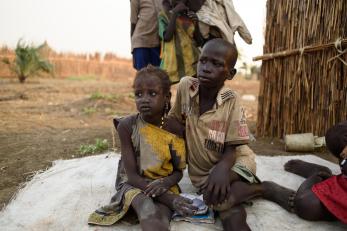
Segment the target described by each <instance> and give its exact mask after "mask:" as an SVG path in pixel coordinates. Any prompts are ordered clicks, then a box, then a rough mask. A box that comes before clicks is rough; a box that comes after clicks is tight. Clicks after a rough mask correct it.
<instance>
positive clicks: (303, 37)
mask: <svg viewBox="0 0 347 231" xmlns="http://www.w3.org/2000/svg"><path fill="white" fill-rule="evenodd" d="M266 17H267V18H266V30H265V45H264V55H263V56H260V57H255V58H254V60H263V62H262V67H261V74H260V76H261V84H260V92H259V105H258V121H257V133H258V135H259V136H271V137H283V136H284V135H285V134H291V133H303V132H313V133H314V134H315V135H320V136H321V135H324V134H325V131H326V130H327V128H329V127H330V126H331V125H333V124H335V123H337V122H339V121H342V120H347V1H346V0H331V1H324V0H300V1H298V0H268V1H267V16H266ZM339 38H340V40H339Z"/></svg>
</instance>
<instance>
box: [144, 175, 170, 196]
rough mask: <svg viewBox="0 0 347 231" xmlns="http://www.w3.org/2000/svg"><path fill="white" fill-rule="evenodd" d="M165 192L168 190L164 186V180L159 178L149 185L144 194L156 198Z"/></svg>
mask: <svg viewBox="0 0 347 231" xmlns="http://www.w3.org/2000/svg"><path fill="white" fill-rule="evenodd" d="M167 190H169V187H168V186H167V185H166V184H165V182H164V179H163V178H161V179H157V180H154V181H152V182H151V183H149V184H148V185H147V187H146V189H145V191H144V194H145V195H147V196H149V197H157V196H161V195H162V194H163V193H165V192H167Z"/></svg>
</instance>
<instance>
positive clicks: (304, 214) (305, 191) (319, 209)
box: [294, 174, 336, 221]
mask: <svg viewBox="0 0 347 231" xmlns="http://www.w3.org/2000/svg"><path fill="white" fill-rule="evenodd" d="M323 180H325V177H323V178H322V177H321V176H319V175H318V174H316V175H313V176H310V177H309V178H307V179H306V180H305V181H304V182H303V183H302V184H301V185H300V187H299V189H298V191H297V192H296V196H295V198H294V211H295V213H296V214H297V215H298V216H299V217H301V218H303V219H305V220H310V221H321V220H328V221H330V220H335V219H336V218H334V216H333V215H332V214H331V213H330V212H329V211H328V210H327V208H326V207H325V206H324V205H323V204H322V203H321V201H320V200H319V198H318V197H317V196H316V194H314V193H313V192H312V190H311V189H312V186H313V185H314V184H317V183H319V182H321V181H323Z"/></svg>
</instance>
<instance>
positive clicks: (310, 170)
mask: <svg viewBox="0 0 347 231" xmlns="http://www.w3.org/2000/svg"><path fill="white" fill-rule="evenodd" d="M284 170H286V171H287V172H291V173H294V174H296V175H299V176H302V177H304V178H308V177H310V176H313V175H315V174H317V173H319V172H321V173H326V174H327V175H328V176H331V175H332V172H331V170H330V169H329V168H327V167H325V166H322V165H318V164H313V163H309V162H306V161H303V160H297V159H296V160H290V161H288V162H287V163H285V164H284Z"/></svg>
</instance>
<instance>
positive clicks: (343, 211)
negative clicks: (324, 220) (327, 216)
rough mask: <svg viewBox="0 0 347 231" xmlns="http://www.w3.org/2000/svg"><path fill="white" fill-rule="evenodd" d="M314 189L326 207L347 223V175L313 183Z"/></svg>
mask: <svg viewBox="0 0 347 231" xmlns="http://www.w3.org/2000/svg"><path fill="white" fill-rule="evenodd" d="M312 191H313V193H314V194H316V196H317V197H318V198H319V200H320V201H321V202H322V203H323V204H324V205H325V207H326V208H327V209H328V210H329V211H330V212H331V213H332V214H333V215H335V217H337V218H338V219H339V220H341V221H342V222H343V223H346V224H347V177H346V176H344V175H342V174H340V175H338V176H332V177H330V178H328V179H326V180H325V181H322V182H320V183H318V184H315V185H313V187H312Z"/></svg>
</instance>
